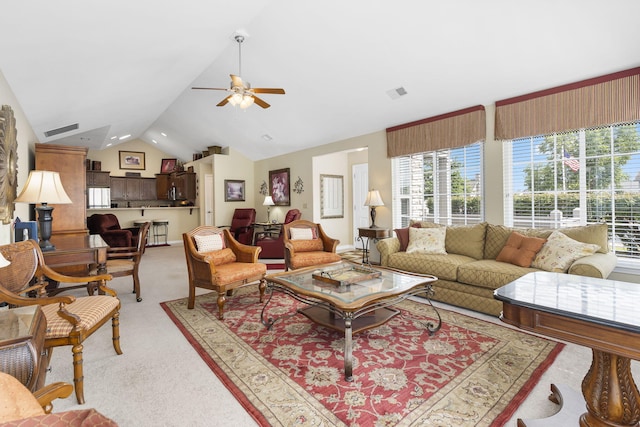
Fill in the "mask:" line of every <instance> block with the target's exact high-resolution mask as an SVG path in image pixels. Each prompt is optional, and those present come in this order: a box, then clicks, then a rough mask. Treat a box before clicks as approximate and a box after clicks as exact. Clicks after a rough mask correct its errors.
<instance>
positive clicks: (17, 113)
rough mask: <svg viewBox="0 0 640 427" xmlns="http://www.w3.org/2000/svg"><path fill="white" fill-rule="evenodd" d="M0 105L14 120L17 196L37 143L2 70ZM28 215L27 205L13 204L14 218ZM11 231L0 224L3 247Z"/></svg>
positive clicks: (5, 225)
mask: <svg viewBox="0 0 640 427" xmlns="http://www.w3.org/2000/svg"><path fill="white" fill-rule="evenodd" d="M0 105H8V106H10V107H11V109H12V110H13V115H14V117H15V119H16V131H17V134H16V139H17V141H18V194H20V190H21V189H22V186H23V185H24V183H25V182H26V181H27V177H28V176H29V170H30V169H31V165H33V164H34V159H35V156H34V152H35V144H36V143H37V142H39V141H38V138H37V137H36V135H35V133H34V131H33V129H32V128H31V125H30V124H29V122H28V121H27V119H26V117H25V115H24V112H23V110H22V107H21V106H20V104H19V103H18V100H17V99H16V97H15V95H14V94H13V91H12V90H11V88H10V87H9V84H8V83H7V81H6V79H5V77H4V75H3V74H2V70H0ZM30 213H31V212H30V209H29V205H28V204H26V203H16V204H15V211H14V218H15V217H19V218H20V219H21V220H23V221H28V220H29V215H30ZM33 219H35V218H33ZM11 230H12V229H11V224H0V244H3V245H4V244H7V243H11V242H12V241H13V236H12V235H11Z"/></svg>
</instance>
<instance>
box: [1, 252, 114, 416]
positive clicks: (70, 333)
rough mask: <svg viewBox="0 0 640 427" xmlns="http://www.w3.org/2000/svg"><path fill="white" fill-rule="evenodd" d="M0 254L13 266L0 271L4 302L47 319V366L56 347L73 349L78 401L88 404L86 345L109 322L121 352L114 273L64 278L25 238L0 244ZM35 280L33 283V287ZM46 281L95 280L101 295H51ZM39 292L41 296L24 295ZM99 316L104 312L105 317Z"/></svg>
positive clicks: (74, 378)
mask: <svg viewBox="0 0 640 427" xmlns="http://www.w3.org/2000/svg"><path fill="white" fill-rule="evenodd" d="M0 253H2V255H3V256H4V257H5V258H6V259H7V260H8V261H10V262H11V264H10V265H9V266H7V267H4V268H0V301H4V302H7V303H8V304H10V305H12V306H27V305H39V306H40V308H41V309H42V312H43V314H44V315H45V317H46V319H47V333H46V335H45V343H44V347H45V349H46V351H47V355H46V357H45V358H44V359H45V360H44V363H46V365H48V364H49V360H50V357H51V353H52V351H53V347H61V346H67V345H70V346H72V348H71V353H72V355H73V382H74V386H75V390H76V399H77V401H78V403H79V404H82V403H84V374H83V369H82V350H83V345H82V343H83V342H84V340H86V339H87V338H88V337H89V336H91V334H93V333H94V332H95V331H96V330H98V329H99V328H100V327H101V326H102V325H104V324H105V323H106V322H108V321H109V319H111V328H112V332H113V339H112V340H113V348H114V349H115V351H116V353H117V354H122V350H121V349H120V300H119V299H118V297H117V294H116V291H114V290H113V289H111V288H109V287H107V286H106V281H107V280H111V275H109V274H102V275H98V276H85V277H80V276H65V275H63V274H60V273H58V272H56V271H54V270H52V269H51V268H50V267H48V266H47V265H46V264H45V262H44V257H43V255H42V252H41V250H40V247H39V246H38V244H37V243H36V242H35V241H34V240H25V241H23V242H16V243H12V244H9V245H4V246H0ZM34 278H35V284H34V285H30V283H31V282H32V280H33V279H34ZM47 278H48V279H51V280H56V281H59V282H65V283H87V282H96V283H97V286H98V290H99V292H100V294H101V295H96V296H86V297H79V298H76V297H74V296H71V295H68V296H67V295H65V296H52V297H47V296H44V295H46V290H45V287H46V285H47ZM29 294H37V295H39V296H38V297H35V298H34V297H29V296H24V295H29ZM96 312H100V313H104V314H103V315H102V316H101V317H97V316H95V313H96Z"/></svg>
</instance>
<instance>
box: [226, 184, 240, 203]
mask: <svg viewBox="0 0 640 427" xmlns="http://www.w3.org/2000/svg"><path fill="white" fill-rule="evenodd" d="M224 201H225V202H244V181H240V180H237V179H225V180H224Z"/></svg>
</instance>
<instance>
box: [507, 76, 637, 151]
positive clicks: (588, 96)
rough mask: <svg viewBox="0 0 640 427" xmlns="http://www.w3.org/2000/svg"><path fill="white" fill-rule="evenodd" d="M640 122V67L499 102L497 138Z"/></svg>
mask: <svg viewBox="0 0 640 427" xmlns="http://www.w3.org/2000/svg"><path fill="white" fill-rule="evenodd" d="M637 120H640V67H638V68H633V69H631V70H626V71H621V72H618V73H614V74H608V75H605V76H601V77H596V78H593V79H589V80H583V81H580V82H576V83H571V84H567V85H563V86H558V87H556V88H552V89H547V90H543V91H540V92H534V93H531V94H528V95H522V96H518V97H516V98H509V99H504V100H502V101H498V102H496V126H495V138H496V139H515V138H522V137H526V136H535V135H548V134H551V133H555V132H568V131H575V130H578V129H588V128H594V127H598V126H603V125H609V124H617V123H629V122H634V121H637Z"/></svg>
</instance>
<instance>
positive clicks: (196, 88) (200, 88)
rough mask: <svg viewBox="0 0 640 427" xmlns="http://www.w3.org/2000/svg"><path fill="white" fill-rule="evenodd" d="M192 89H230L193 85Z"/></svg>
mask: <svg viewBox="0 0 640 427" xmlns="http://www.w3.org/2000/svg"><path fill="white" fill-rule="evenodd" d="M191 89H201V90H229V89H223V88H220V87H192V88H191Z"/></svg>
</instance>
